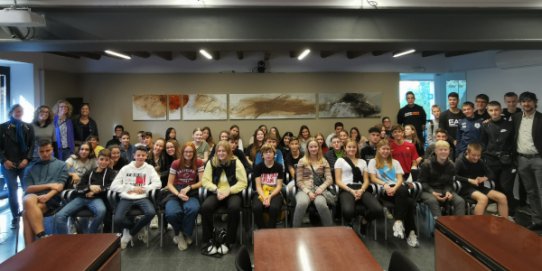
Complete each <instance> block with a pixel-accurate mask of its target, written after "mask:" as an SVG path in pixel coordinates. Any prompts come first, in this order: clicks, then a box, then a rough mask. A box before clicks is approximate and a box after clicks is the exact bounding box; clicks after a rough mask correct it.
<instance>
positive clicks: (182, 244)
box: [177, 232, 188, 251]
mask: <svg viewBox="0 0 542 271" xmlns="http://www.w3.org/2000/svg"><path fill="white" fill-rule="evenodd" d="M177 248H179V250H180V251H183V250H186V249H187V248H188V244H187V243H186V240H184V236H183V233H182V232H181V233H179V235H177Z"/></svg>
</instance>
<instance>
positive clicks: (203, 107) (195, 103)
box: [182, 94, 228, 120]
mask: <svg viewBox="0 0 542 271" xmlns="http://www.w3.org/2000/svg"><path fill="white" fill-rule="evenodd" d="M183 97H184V100H183V101H184V102H185V105H184V106H183V107H182V108H183V119H184V120H225V119H227V118H228V95H227V94H189V95H184V96H183Z"/></svg>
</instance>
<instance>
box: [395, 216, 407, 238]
mask: <svg viewBox="0 0 542 271" xmlns="http://www.w3.org/2000/svg"><path fill="white" fill-rule="evenodd" d="M393 236H394V237H397V238H399V239H404V238H405V227H403V222H402V221H401V220H397V221H395V223H394V224H393Z"/></svg>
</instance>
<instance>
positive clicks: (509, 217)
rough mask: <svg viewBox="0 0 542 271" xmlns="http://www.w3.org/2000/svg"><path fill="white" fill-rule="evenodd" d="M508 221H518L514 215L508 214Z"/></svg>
mask: <svg viewBox="0 0 542 271" xmlns="http://www.w3.org/2000/svg"><path fill="white" fill-rule="evenodd" d="M507 219H508V221H510V222H512V223H516V220H515V219H514V217H512V216H508V218H507Z"/></svg>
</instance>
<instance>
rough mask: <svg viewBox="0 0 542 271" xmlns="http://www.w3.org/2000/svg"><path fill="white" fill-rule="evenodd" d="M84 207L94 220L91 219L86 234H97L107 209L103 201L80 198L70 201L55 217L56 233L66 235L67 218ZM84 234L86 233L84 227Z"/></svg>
mask: <svg viewBox="0 0 542 271" xmlns="http://www.w3.org/2000/svg"><path fill="white" fill-rule="evenodd" d="M85 206H86V207H87V208H88V209H89V210H90V211H91V212H92V213H93V214H94V219H92V222H91V223H90V226H89V227H88V233H97V232H98V230H99V228H100V226H101V225H102V222H103V220H104V217H105V214H106V212H107V208H106V207H105V204H104V202H103V200H102V199H100V198H81V197H77V198H75V199H73V200H72V201H70V202H69V203H68V204H67V205H66V206H64V207H63V208H62V209H60V211H59V212H58V213H57V214H56V215H55V224H56V233H57V234H67V233H68V227H67V223H68V217H70V216H73V215H75V214H76V213H77V211H79V210H81V209H83V207H85ZM84 232H85V233H87V231H86V227H85V231H84Z"/></svg>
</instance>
